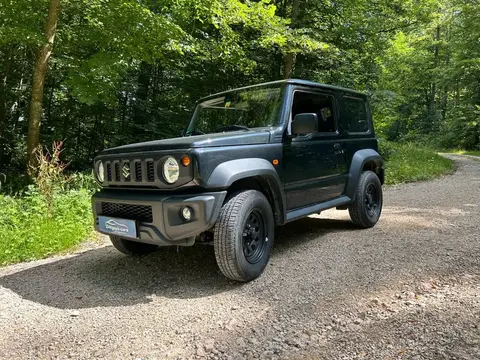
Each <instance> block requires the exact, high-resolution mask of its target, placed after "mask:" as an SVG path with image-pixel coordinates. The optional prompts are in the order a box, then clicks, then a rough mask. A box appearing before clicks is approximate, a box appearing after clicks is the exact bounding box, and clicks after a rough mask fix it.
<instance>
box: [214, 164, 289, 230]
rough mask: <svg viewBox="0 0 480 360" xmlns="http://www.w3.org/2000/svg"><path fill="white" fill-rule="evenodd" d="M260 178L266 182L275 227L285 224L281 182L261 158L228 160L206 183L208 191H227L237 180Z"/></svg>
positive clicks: (269, 165) (273, 170)
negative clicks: (275, 221)
mask: <svg viewBox="0 0 480 360" xmlns="http://www.w3.org/2000/svg"><path fill="white" fill-rule="evenodd" d="M258 177H260V178H262V179H264V180H265V181H266V184H267V186H268V189H266V190H267V191H268V192H269V195H270V197H271V198H272V200H273V202H274V203H273V204H272V205H273V206H274V209H273V210H274V213H275V215H276V216H275V217H276V219H277V225H281V224H284V223H285V210H286V197H285V192H284V191H283V186H282V182H281V180H280V177H279V176H278V173H277V171H276V170H275V168H274V167H273V165H272V163H270V162H269V161H268V160H265V159H261V158H245V159H237V160H230V161H226V162H224V163H221V164H220V165H218V166H217V167H216V168H215V169H214V170H213V171H212V173H211V175H210V177H209V178H208V180H207V182H206V187H207V188H208V189H228V188H229V187H230V186H231V185H232V184H233V183H235V182H236V181H238V180H243V179H248V178H258Z"/></svg>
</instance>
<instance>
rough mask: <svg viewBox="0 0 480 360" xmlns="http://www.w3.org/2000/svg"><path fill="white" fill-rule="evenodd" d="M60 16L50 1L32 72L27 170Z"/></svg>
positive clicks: (32, 161)
mask: <svg viewBox="0 0 480 360" xmlns="http://www.w3.org/2000/svg"><path fill="white" fill-rule="evenodd" d="M59 14H60V0H50V5H49V8H48V16H47V20H46V24H45V40H46V42H45V43H44V44H43V45H41V47H40V48H39V49H38V52H37V55H36V58H35V66H34V70H33V81H32V98H31V102H30V116H29V122H28V136H27V157H28V160H27V162H28V169H29V170H30V168H31V167H34V166H35V161H36V156H35V149H36V148H37V147H38V145H39V143H40V124H41V120H42V112H43V92H44V88H45V78H46V75H47V70H48V63H49V60H50V57H51V55H52V51H53V44H54V41H55V34H56V32H57V24H58V17H59Z"/></svg>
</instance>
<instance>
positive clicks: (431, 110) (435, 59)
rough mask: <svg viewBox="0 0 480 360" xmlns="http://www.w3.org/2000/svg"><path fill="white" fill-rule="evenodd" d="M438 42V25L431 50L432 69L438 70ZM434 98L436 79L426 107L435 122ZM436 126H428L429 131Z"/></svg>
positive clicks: (435, 94)
mask: <svg viewBox="0 0 480 360" xmlns="http://www.w3.org/2000/svg"><path fill="white" fill-rule="evenodd" d="M439 41H440V25H438V26H437V28H436V31H435V48H434V50H433V68H434V69H437V68H438V60H439V57H438V54H439V44H438V43H439ZM436 97H437V79H436V78H434V79H433V80H432V84H431V87H430V104H429V106H428V114H429V115H430V116H429V117H430V119H431V120H436V112H437V107H436ZM435 126H436V124H430V129H434V128H435Z"/></svg>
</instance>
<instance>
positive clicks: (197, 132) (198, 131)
mask: <svg viewBox="0 0 480 360" xmlns="http://www.w3.org/2000/svg"><path fill="white" fill-rule="evenodd" d="M205 134H206V133H205V132H203V131H202V130H197V129H195V130H192V131H189V132H187V133H185V136H192V135H205Z"/></svg>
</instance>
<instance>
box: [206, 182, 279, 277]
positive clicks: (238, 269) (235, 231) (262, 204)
mask: <svg viewBox="0 0 480 360" xmlns="http://www.w3.org/2000/svg"><path fill="white" fill-rule="evenodd" d="M252 214H254V215H255V217H257V222H256V223H261V222H262V221H263V233H262V234H263V236H260V235H258V236H257V239H260V238H262V239H263V242H262V244H261V246H262V248H260V247H258V248H259V249H260V252H259V253H258V254H257V256H256V258H255V261H252V260H250V261H252V262H253V263H252V262H250V261H249V260H247V258H248V257H249V256H250V255H248V252H249V250H251V248H248V246H247V245H245V244H244V242H246V243H248V240H246V239H247V238H248V236H250V235H248V236H245V234H247V232H248V230H246V227H247V226H248V225H250V222H251V221H252V220H251V219H252V216H251V215H252ZM253 221H254V223H255V220H253ZM255 229H256V228H255ZM255 229H253V228H252V231H255ZM258 229H261V228H260V227H258ZM258 231H260V230H257V232H258ZM274 231H275V223H274V218H273V211H272V208H271V206H270V203H269V202H268V200H267V199H266V197H265V196H264V195H263V194H262V193H261V192H259V191H256V190H247V191H244V192H241V193H239V194H237V195H235V196H233V197H232V198H230V199H229V200H228V201H227V202H226V203H225V204H224V205H223V207H222V209H221V211H220V215H219V217H218V220H217V223H216V224H215V229H214V238H213V243H214V248H215V257H216V259H217V264H218V267H219V268H220V270H221V272H222V273H223V274H224V275H225V276H226V277H228V278H229V279H232V280H235V281H241V282H247V281H251V280H254V279H256V278H257V277H259V276H260V275H261V274H262V273H263V271H264V269H265V267H266V266H267V263H268V260H269V258H270V252H271V249H272V246H273V238H274ZM252 236H253V237H255V236H256V235H255V234H253V235H252ZM259 241H260V240H259ZM255 243H256V242H255ZM248 244H250V243H248ZM245 246H247V249H246V248H245ZM257 258H258V259H257Z"/></svg>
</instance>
